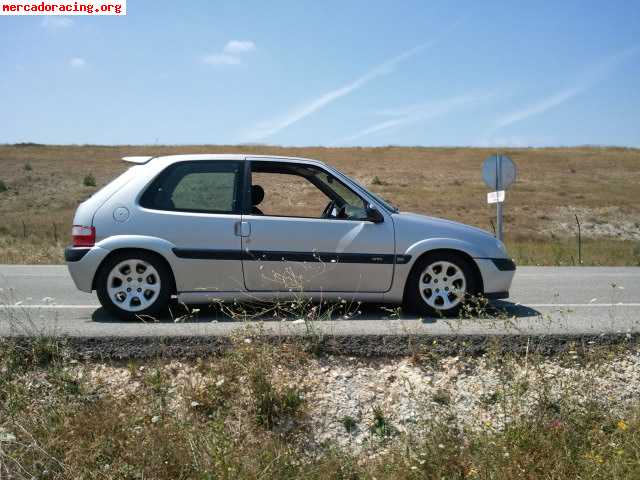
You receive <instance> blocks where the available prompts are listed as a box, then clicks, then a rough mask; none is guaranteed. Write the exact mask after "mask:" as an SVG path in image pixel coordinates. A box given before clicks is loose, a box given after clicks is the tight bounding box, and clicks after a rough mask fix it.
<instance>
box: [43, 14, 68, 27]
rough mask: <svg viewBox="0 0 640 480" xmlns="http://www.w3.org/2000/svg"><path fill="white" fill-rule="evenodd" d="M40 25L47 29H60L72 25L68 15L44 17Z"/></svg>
mask: <svg viewBox="0 0 640 480" xmlns="http://www.w3.org/2000/svg"><path fill="white" fill-rule="evenodd" d="M41 25H42V26H43V27H44V28H46V29H49V30H60V29H63V28H69V27H70V26H72V25H73V20H71V19H70V18H68V17H45V18H44V19H43V20H42V23H41Z"/></svg>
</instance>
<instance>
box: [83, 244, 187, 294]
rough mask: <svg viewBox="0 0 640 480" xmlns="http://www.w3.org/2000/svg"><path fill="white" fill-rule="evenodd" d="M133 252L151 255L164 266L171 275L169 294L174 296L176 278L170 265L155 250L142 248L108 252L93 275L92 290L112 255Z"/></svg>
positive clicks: (122, 248) (117, 249) (118, 249)
mask: <svg viewBox="0 0 640 480" xmlns="http://www.w3.org/2000/svg"><path fill="white" fill-rule="evenodd" d="M135 252H144V253H145V254H147V255H152V256H153V257H155V258H157V259H158V261H160V262H162V263H163V264H164V266H165V267H166V268H167V271H168V272H169V275H171V278H170V279H169V281H170V282H171V283H170V285H171V294H172V295H175V294H176V293H177V288H176V277H175V274H174V272H173V268H172V267H171V263H169V261H168V260H167V259H166V258H165V256H164V255H162V254H161V253H159V252H157V251H155V250H150V249H148V248H143V247H121V248H116V249H114V250H111V251H110V252H109V254H108V255H107V256H105V257H104V258H103V259H102V261H101V262H100V265H99V266H98V268H97V269H96V272H95V274H94V275H93V280H92V281H91V288H92V290H96V279H97V278H98V277H99V275H100V273H101V271H102V268H103V267H104V265H106V264H107V262H108V261H109V260H110V259H111V258H112V257H113V256H114V255H118V254H122V253H131V254H134V253H135Z"/></svg>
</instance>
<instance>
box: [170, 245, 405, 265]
mask: <svg viewBox="0 0 640 480" xmlns="http://www.w3.org/2000/svg"><path fill="white" fill-rule="evenodd" d="M173 253H174V254H175V255H176V257H179V258H190V259H195V260H253V261H257V262H259V261H263V262H325V263H375V264H392V263H394V262H395V263H398V264H403V263H408V262H409V260H411V255H392V254H377V253H328V252H278V251H263V250H242V251H241V250H214V249H201V248H174V249H173Z"/></svg>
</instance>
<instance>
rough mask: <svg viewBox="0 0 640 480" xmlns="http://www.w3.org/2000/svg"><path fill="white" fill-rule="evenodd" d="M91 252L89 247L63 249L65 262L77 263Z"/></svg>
mask: <svg viewBox="0 0 640 480" xmlns="http://www.w3.org/2000/svg"><path fill="white" fill-rule="evenodd" d="M89 250H91V248H90V247H67V248H65V249H64V260H65V262H77V261H78V260H81V259H82V257H84V256H85V255H86V254H87V253H89Z"/></svg>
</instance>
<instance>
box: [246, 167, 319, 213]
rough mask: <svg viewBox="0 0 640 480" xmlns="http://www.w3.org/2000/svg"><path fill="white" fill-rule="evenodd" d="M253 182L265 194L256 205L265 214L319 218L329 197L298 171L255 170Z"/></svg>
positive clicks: (252, 177) (252, 176) (252, 175)
mask: <svg viewBox="0 0 640 480" xmlns="http://www.w3.org/2000/svg"><path fill="white" fill-rule="evenodd" d="M251 184H252V185H259V186H261V187H262V189H263V190H264V198H263V200H262V201H261V202H259V204H258V205H255V207H256V208H257V209H258V210H259V211H260V212H262V214H263V215H272V216H279V217H307V218H320V217H321V216H322V211H323V210H324V207H325V206H326V205H327V203H328V202H329V201H330V199H329V197H327V196H326V195H325V194H324V193H322V192H321V191H320V190H318V188H317V187H316V186H315V185H313V184H312V183H310V182H309V181H308V180H306V179H305V178H304V177H301V176H299V175H291V174H288V173H268V172H252V174H251Z"/></svg>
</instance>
